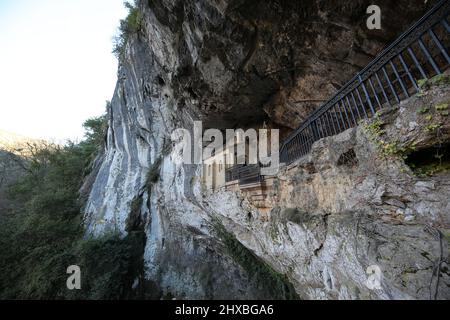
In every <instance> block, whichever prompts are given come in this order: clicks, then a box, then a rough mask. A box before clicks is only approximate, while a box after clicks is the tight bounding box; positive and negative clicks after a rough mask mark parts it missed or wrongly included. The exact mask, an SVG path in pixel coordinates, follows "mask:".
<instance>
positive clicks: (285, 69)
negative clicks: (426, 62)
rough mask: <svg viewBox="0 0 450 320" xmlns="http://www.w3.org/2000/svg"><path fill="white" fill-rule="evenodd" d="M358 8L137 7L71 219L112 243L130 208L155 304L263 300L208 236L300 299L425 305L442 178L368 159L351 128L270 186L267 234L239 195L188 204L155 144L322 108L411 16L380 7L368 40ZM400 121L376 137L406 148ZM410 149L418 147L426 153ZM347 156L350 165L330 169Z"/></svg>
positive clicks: (165, 3)
mask: <svg viewBox="0 0 450 320" xmlns="http://www.w3.org/2000/svg"><path fill="white" fill-rule="evenodd" d="M368 4H369V3H368V2H366V1H353V2H351V3H349V4H346V5H342V4H337V3H335V4H332V2H320V3H319V2H316V1H306V2H304V1H302V2H301V3H300V2H293V1H265V2H259V1H231V0H230V1H175V0H173V1H169V0H158V1H156V0H155V1H149V2H147V1H143V2H142V3H141V5H140V9H141V11H142V14H143V17H144V28H143V30H142V32H140V33H139V34H138V35H133V36H131V37H130V40H129V43H128V45H127V48H126V54H125V56H124V60H123V61H122V63H121V65H120V68H119V71H118V76H119V81H118V83H117V87H116V90H115V94H114V97H113V99H112V106H111V109H110V110H109V130H108V136H107V145H106V147H105V150H104V153H103V154H101V155H100V156H99V158H98V160H97V167H96V170H94V173H93V175H92V176H91V177H90V179H91V180H88V181H87V182H86V185H85V186H86V188H85V189H84V190H83V191H84V192H87V191H88V190H90V192H89V197H88V200H87V202H86V209H85V211H86V218H85V221H86V226H87V229H88V232H89V233H91V234H94V235H99V234H103V233H105V232H108V231H119V232H121V233H125V232H126V221H127V218H128V216H129V215H130V213H131V211H132V210H131V208H132V204H133V203H142V207H141V210H140V211H141V212H140V213H141V219H142V220H143V221H144V222H145V230H146V234H147V245H146V248H145V252H144V258H145V262H146V268H147V270H146V278H147V279H148V280H149V282H151V283H152V284H153V286H154V287H155V288H154V290H155V291H161V292H156V293H155V296H156V297H159V296H161V295H166V296H173V297H176V298H237V299H239V298H273V297H274V296H273V292H274V291H273V290H270V289H271V288H267V287H265V286H264V285H261V283H258V282H255V281H254V279H255V278H254V276H253V275H251V274H250V273H249V272H248V270H246V269H245V266H243V265H242V264H241V263H239V262H238V261H236V259H235V258H234V257H233V254H232V252H230V250H229V248H228V247H227V245H226V243H227V242H226V241H225V239H223V237H222V236H221V234H220V232H218V231H217V224H218V223H219V222H220V223H221V224H222V225H223V226H224V227H225V229H226V230H227V232H228V233H230V234H231V235H232V236H234V237H236V239H237V240H238V241H239V242H240V243H241V244H242V245H244V246H245V247H246V248H248V249H250V251H249V253H251V255H252V256H255V257H258V259H259V260H260V261H263V262H264V263H263V264H262V265H264V266H265V265H266V264H267V265H268V266H270V268H272V269H274V270H276V271H277V272H279V273H281V274H283V275H286V277H287V278H288V280H289V281H290V282H291V283H292V284H293V285H294V287H295V288H296V291H297V293H298V295H299V296H300V297H301V298H304V299H312V298H318V299H325V298H329V299H354V298H374V299H389V298H428V297H429V296H430V292H431V295H434V294H435V292H434V289H433V288H434V287H433V283H436V280H437V279H436V277H432V275H433V267H435V266H436V265H437V264H438V260H439V256H440V254H439V251H440V247H441V245H440V241H438V240H437V233H436V229H442V230H443V231H445V230H444V229H445V228H448V226H447V224H448V214H449V209H450V208H449V203H448V198H449V192H450V191H449V188H450V185H449V183H448V177H447V176H445V175H444V176H442V175H441V176H439V177H438V178H430V179H425V178H424V179H417V178H415V177H413V175H412V173H411V171H410V170H409V169H408V168H407V167H405V165H404V163H403V161H402V160H400V159H398V160H392V159H386V158H385V157H384V156H382V153H381V152H379V150H378V149H377V148H378V147H377V146H376V145H375V144H373V143H371V142H370V139H369V138H370V137H368V136H367V134H365V133H364V132H363V130H362V128H358V129H354V130H349V131H347V132H344V133H343V134H341V135H339V136H337V137H332V138H328V139H325V140H321V141H318V142H317V143H316V144H315V146H314V148H313V152H312V153H311V155H309V156H308V157H307V158H305V159H302V160H301V161H299V163H297V164H296V165H294V166H293V167H291V168H289V169H286V170H285V171H283V172H282V173H281V174H280V175H279V177H278V179H277V181H276V182H275V183H274V185H275V186H278V187H277V188H275V189H274V192H273V193H272V195H273V197H274V198H275V197H277V198H276V199H277V200H276V201H275V200H274V201H272V204H273V206H274V209H273V210H272V212H271V214H270V219H269V220H267V219H266V218H264V219H262V213H260V212H258V211H257V210H256V209H255V208H254V207H253V206H252V205H251V203H250V202H249V201H247V200H246V199H243V198H241V197H240V196H239V195H236V194H234V193H230V192H228V193H223V192H221V193H214V194H209V193H208V192H206V191H205V190H203V188H202V186H201V179H200V175H201V168H200V167H196V166H187V165H182V164H181V152H182V150H181V143H180V141H170V137H169V135H170V133H171V132H172V131H173V130H174V129H176V128H181V127H183V128H188V129H190V128H192V123H193V120H197V119H201V120H204V121H205V127H208V126H212V127H219V128H223V127H234V126H240V127H246V126H250V125H251V124H252V123H254V122H257V123H262V122H263V121H265V120H266V121H270V122H272V124H275V125H278V126H280V127H281V126H282V127H288V128H289V127H290V128H293V127H295V126H296V125H297V124H298V123H299V122H300V121H301V120H302V119H303V118H304V117H305V116H306V115H307V114H308V113H309V112H310V110H312V109H313V108H314V107H316V106H317V105H318V104H319V103H320V102H316V101H315V100H321V99H326V98H328V97H329V96H330V94H331V93H333V92H334V91H335V90H336V88H337V87H339V86H340V85H342V84H343V83H344V82H345V81H346V80H348V79H349V78H350V77H351V76H352V75H353V74H354V73H355V72H356V71H358V69H360V68H361V67H363V66H364V65H365V64H366V63H367V62H369V60H370V59H371V58H372V57H373V56H374V55H375V54H376V53H377V52H378V51H379V49H380V48H381V47H383V46H384V45H385V44H386V42H387V41H388V39H392V38H393V37H394V35H396V34H398V32H399V31H401V30H403V29H405V28H406V26H407V25H409V23H410V22H412V21H413V20H414V19H415V18H416V17H417V16H419V15H420V14H421V13H423V12H424V11H425V10H424V9H425V5H424V4H423V1H412V2H411V1H397V2H395V3H393V2H389V1H380V5H381V6H382V9H383V12H384V15H385V19H384V21H385V23H386V27H385V29H384V30H385V31H383V32H381V33H379V34H378V33H373V32H368V31H367V30H366V29H365V28H364V25H365V20H364V19H361V17H364V16H365V15H364V11H365V8H366V7H367V5H368ZM399 11H402V12H403V13H404V14H402V15H401V16H399V15H398V12H399ZM389 17H391V18H389ZM394 17H395V18H394ZM394 22H395V23H394ZM391 23H392V25H389V24H391ZM436 92H437V91H436ZM436 92H435V93H430V94H429V96H430V97H435V96H436V97H437V98H436V99H440V101H441V100H442V99H448V92H447V91H445V90H444V91H439V92H437V93H436ZM433 99H434V98H433ZM310 100H314V101H310ZM410 109H411V108H410ZM401 110H402V109H400V111H396V113H392V114H391V117H390V118H389V117H387V120H386V122H388V121H389V119H392V121H394V120H395V121H398V125H397V128H396V129H395V128H394V127H395V126H392V125H389V124H388V125H386V132H389V135H391V134H396V135H399V130H401V131H402V134H401V139H402V140H401V143H402V144H405V145H406V144H408V143H409V142H411V141H412V140H408V139H410V138H411V139H412V137H413V135H414V134H415V133H417V132H420V130H421V128H422V129H423V123H421V122H420V121H419V120H420V119H418V118H417V117H416V116H414V115H413V113H414V112H413V113H411V114H410V113H409V112H407V111H405V112H402V111H401ZM405 110H408V108H406V105H405ZM446 123H447V122H446ZM444 126H446V124H444ZM406 128H407V132H406V131H405V132H406V133H405V134H404V133H403V130H406ZM388 130H391V131H388ZM399 137H400V135H399ZM408 137H409V138H408ZM426 137H427V135H426ZM416 138H419V139H421V140H420V147H426V146H428V145H429V144H430V143H431V142H432V141H433V139H432V137H431V136H430V137H429V138H424V136H422V135H417V136H416ZM350 149H352V150H353V151H354V155H355V157H356V159H354V160H357V161H356V163H355V162H354V161H347V160H345V159H346V157H344V158H345V159H344V158H343V157H342V155H343V154H344V153H347V152H349V151H350ZM348 156H350V158H352V153H349V154H348ZM355 157H353V158H355ZM149 172H151V173H152V174H151V176H152V178H151V179H149V178H148V177H147V175H148V173H149ZM139 198H141V200H142V201H138V202H136V199H139ZM426 225H428V226H426ZM445 239H448V233H447V238H445ZM442 252H443V257H442V260H445V259H447V260H446V262H442V264H441V271H442V272H441V274H440V281H439V288H438V289H439V290H438V291H437V297H438V298H448V297H449V292H448V283H449V279H448V269H447V265H446V263H447V262H448V257H447V256H448V244H447V241H442ZM260 263H262V262H260ZM370 265H378V266H379V267H380V268H381V270H382V272H383V279H382V288H381V289H380V290H375V291H373V290H372V291H371V290H369V289H368V288H367V286H366V285H365V282H366V280H367V274H366V269H367V267H368V266H370ZM432 281H434V282H432ZM431 282H432V285H431V290H430V283H431ZM277 297H278V296H277ZM281 297H288V296H286V295H284V296H283V294H281ZM289 297H291V296H289Z"/></svg>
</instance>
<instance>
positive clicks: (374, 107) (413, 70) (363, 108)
mask: <svg viewBox="0 0 450 320" xmlns="http://www.w3.org/2000/svg"><path fill="white" fill-rule="evenodd" d="M449 12H450V1H449V0H443V1H440V2H439V3H438V4H437V5H436V6H435V7H434V8H433V9H431V10H430V11H429V12H428V13H427V14H426V15H425V16H424V17H422V18H421V19H420V20H419V21H418V22H417V23H415V24H414V25H413V26H412V27H411V28H409V29H408V30H407V31H406V32H405V33H404V34H402V35H401V36H400V37H399V38H398V39H397V40H396V41H395V42H394V43H392V44H391V45H390V46H389V47H387V48H386V49H385V50H384V51H383V52H381V53H380V54H379V55H378V56H377V58H375V59H374V60H373V61H372V62H371V63H370V64H369V65H368V66H367V67H365V68H364V69H363V70H362V71H361V72H360V73H358V74H357V75H356V76H355V77H353V79H351V80H350V81H349V82H348V83H347V84H346V85H344V87H342V88H341V89H340V90H339V91H338V92H337V93H336V94H335V96H334V97H332V98H331V99H330V100H329V101H328V102H326V103H325V104H324V105H322V106H321V107H320V108H318V109H317V110H316V111H315V112H313V113H312V114H311V115H310V116H309V117H308V119H307V120H306V121H304V122H303V124H301V125H300V127H299V128H298V129H297V130H296V131H295V132H294V133H292V134H291V135H290V136H289V137H288V138H287V139H286V140H285V142H284V143H283V145H282V148H281V151H280V155H281V162H283V163H287V164H289V163H292V162H293V161H295V160H297V159H299V158H301V157H303V156H305V155H307V154H308V153H309V152H310V151H311V147H312V145H313V143H314V142H315V141H317V140H320V139H322V138H325V137H328V136H333V135H336V134H339V133H340V132H343V131H345V130H347V129H349V128H352V127H355V126H357V125H358V123H359V121H360V120H361V119H368V118H370V117H372V116H373V115H375V113H376V112H377V111H378V110H379V109H382V108H384V107H387V106H392V105H395V104H398V103H400V102H401V101H402V100H405V99H407V98H409V97H410V96H412V95H414V94H415V93H417V92H419V90H420V88H419V79H429V78H431V77H433V76H435V75H439V74H441V73H443V72H444V71H445V70H446V69H447V68H448V67H449V65H450V58H449V53H448V52H449V51H448V49H449V47H450V39H449V33H450V26H449V22H448V16H449Z"/></svg>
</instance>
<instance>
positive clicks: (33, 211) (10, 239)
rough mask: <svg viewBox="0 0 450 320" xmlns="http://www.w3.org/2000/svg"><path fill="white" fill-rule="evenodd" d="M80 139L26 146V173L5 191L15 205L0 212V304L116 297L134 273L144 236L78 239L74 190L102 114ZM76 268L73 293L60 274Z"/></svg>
mask: <svg viewBox="0 0 450 320" xmlns="http://www.w3.org/2000/svg"><path fill="white" fill-rule="evenodd" d="M84 126H85V128H86V138H85V140H84V141H82V142H80V143H73V142H69V143H67V144H66V145H65V146H58V145H48V144H47V145H42V146H39V147H36V148H34V147H35V146H32V145H30V148H33V152H32V153H31V155H30V156H29V158H28V159H26V160H25V159H22V160H23V163H22V165H23V167H24V168H25V169H26V170H25V171H26V174H25V175H24V176H23V177H22V178H20V180H19V181H18V182H17V183H16V184H15V185H14V186H13V187H12V188H11V190H10V192H9V193H10V197H11V199H12V200H14V203H15V205H14V206H13V208H12V209H9V210H8V211H7V212H2V213H1V214H0V299H118V298H124V297H130V292H129V290H128V289H129V288H130V287H131V286H132V281H133V280H134V279H135V278H136V274H137V273H139V272H141V265H142V263H141V261H140V259H142V251H141V249H142V250H143V245H144V244H145V236H144V234H143V233H141V232H133V233H130V234H129V235H128V236H127V237H126V238H125V239H122V238H120V237H119V235H116V234H110V235H106V236H104V237H103V238H100V239H89V238H85V235H84V229H83V225H82V214H81V210H80V206H81V204H80V202H79V193H78V191H79V189H80V187H81V184H82V181H83V178H84V176H85V175H86V173H87V171H88V169H89V167H90V165H91V163H92V161H93V159H94V158H95V156H96V154H97V151H98V149H99V148H100V147H101V146H102V144H103V141H104V136H105V129H106V124H105V117H99V118H95V119H90V120H88V121H86V122H85V124H84ZM71 265H78V266H79V267H80V268H81V285H82V289H81V290H75V291H69V290H68V289H67V287H66V280H67V277H68V276H69V275H68V274H67V273H66V271H67V268H68V267H69V266H71Z"/></svg>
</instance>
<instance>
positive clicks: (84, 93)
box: [0, 0, 126, 141]
mask: <svg viewBox="0 0 450 320" xmlns="http://www.w3.org/2000/svg"><path fill="white" fill-rule="evenodd" d="M125 16H126V9H125V8H124V6H123V0H39V1H36V0H0V129H3V130H6V131H10V132H13V133H17V134H21V135H24V136H28V137H31V138H43V139H52V140H56V141H62V140H64V139H80V138H81V137H82V135H83V130H82V127H81V125H82V123H83V122H84V120H86V119H88V118H90V117H93V116H98V115H101V114H102V113H103V112H104V110H105V101H106V100H110V99H111V98H112V95H113V92H114V87H115V83H116V79H117V61H116V58H115V57H114V55H113V54H112V53H111V51H112V37H113V36H114V34H116V32H117V27H118V25H119V20H120V19H121V18H123V17H125Z"/></svg>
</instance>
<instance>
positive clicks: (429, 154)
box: [405, 143, 450, 176]
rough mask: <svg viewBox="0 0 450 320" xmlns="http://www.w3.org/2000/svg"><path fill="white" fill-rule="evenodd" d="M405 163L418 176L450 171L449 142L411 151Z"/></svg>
mask: <svg viewBox="0 0 450 320" xmlns="http://www.w3.org/2000/svg"><path fill="white" fill-rule="evenodd" d="M405 163H406V164H407V165H408V166H409V167H410V168H411V169H412V171H413V172H414V173H415V174H417V175H419V176H432V175H435V174H437V173H442V172H450V143H447V144H440V145H435V146H432V147H430V148H425V149H422V150H418V151H415V152H412V153H410V154H409V155H408V156H407V158H406V159H405Z"/></svg>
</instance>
